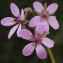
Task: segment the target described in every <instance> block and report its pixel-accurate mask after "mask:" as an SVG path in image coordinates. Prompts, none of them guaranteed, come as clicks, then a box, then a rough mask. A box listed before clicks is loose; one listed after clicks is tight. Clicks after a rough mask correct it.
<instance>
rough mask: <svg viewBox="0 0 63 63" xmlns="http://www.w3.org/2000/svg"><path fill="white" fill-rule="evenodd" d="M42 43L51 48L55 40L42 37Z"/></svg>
mask: <svg viewBox="0 0 63 63" xmlns="http://www.w3.org/2000/svg"><path fill="white" fill-rule="evenodd" d="M42 43H43V44H44V45H45V46H47V47H49V48H52V47H53V46H54V41H53V40H51V39H49V38H42Z"/></svg>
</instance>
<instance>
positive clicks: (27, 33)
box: [19, 29, 33, 40]
mask: <svg viewBox="0 0 63 63" xmlns="http://www.w3.org/2000/svg"><path fill="white" fill-rule="evenodd" d="M19 34H20V37H22V38H23V39H27V40H29V39H31V38H32V36H33V35H32V33H31V32H30V31H29V30H27V29H22V30H21V31H20V32H19Z"/></svg>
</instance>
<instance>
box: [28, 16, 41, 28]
mask: <svg viewBox="0 0 63 63" xmlns="http://www.w3.org/2000/svg"><path fill="white" fill-rule="evenodd" d="M40 21H41V17H40V16H35V17H33V18H32V19H31V20H30V22H29V26H30V27H35V26H37V24H38V23H39V22H40Z"/></svg>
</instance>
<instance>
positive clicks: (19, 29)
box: [17, 24, 21, 37]
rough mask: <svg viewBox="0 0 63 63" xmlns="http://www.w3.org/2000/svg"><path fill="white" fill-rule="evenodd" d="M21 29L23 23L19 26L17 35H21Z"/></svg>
mask: <svg viewBox="0 0 63 63" xmlns="http://www.w3.org/2000/svg"><path fill="white" fill-rule="evenodd" d="M20 31H21V24H20V25H19V28H18V30H17V36H18V37H20V34H19V32H20Z"/></svg>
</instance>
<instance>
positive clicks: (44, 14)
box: [41, 11, 49, 19]
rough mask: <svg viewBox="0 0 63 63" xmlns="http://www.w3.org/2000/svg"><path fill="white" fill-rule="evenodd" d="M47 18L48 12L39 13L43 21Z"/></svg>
mask: <svg viewBox="0 0 63 63" xmlns="http://www.w3.org/2000/svg"><path fill="white" fill-rule="evenodd" d="M48 16H49V13H48V11H42V13H41V17H42V18H43V19H47V18H48Z"/></svg>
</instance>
